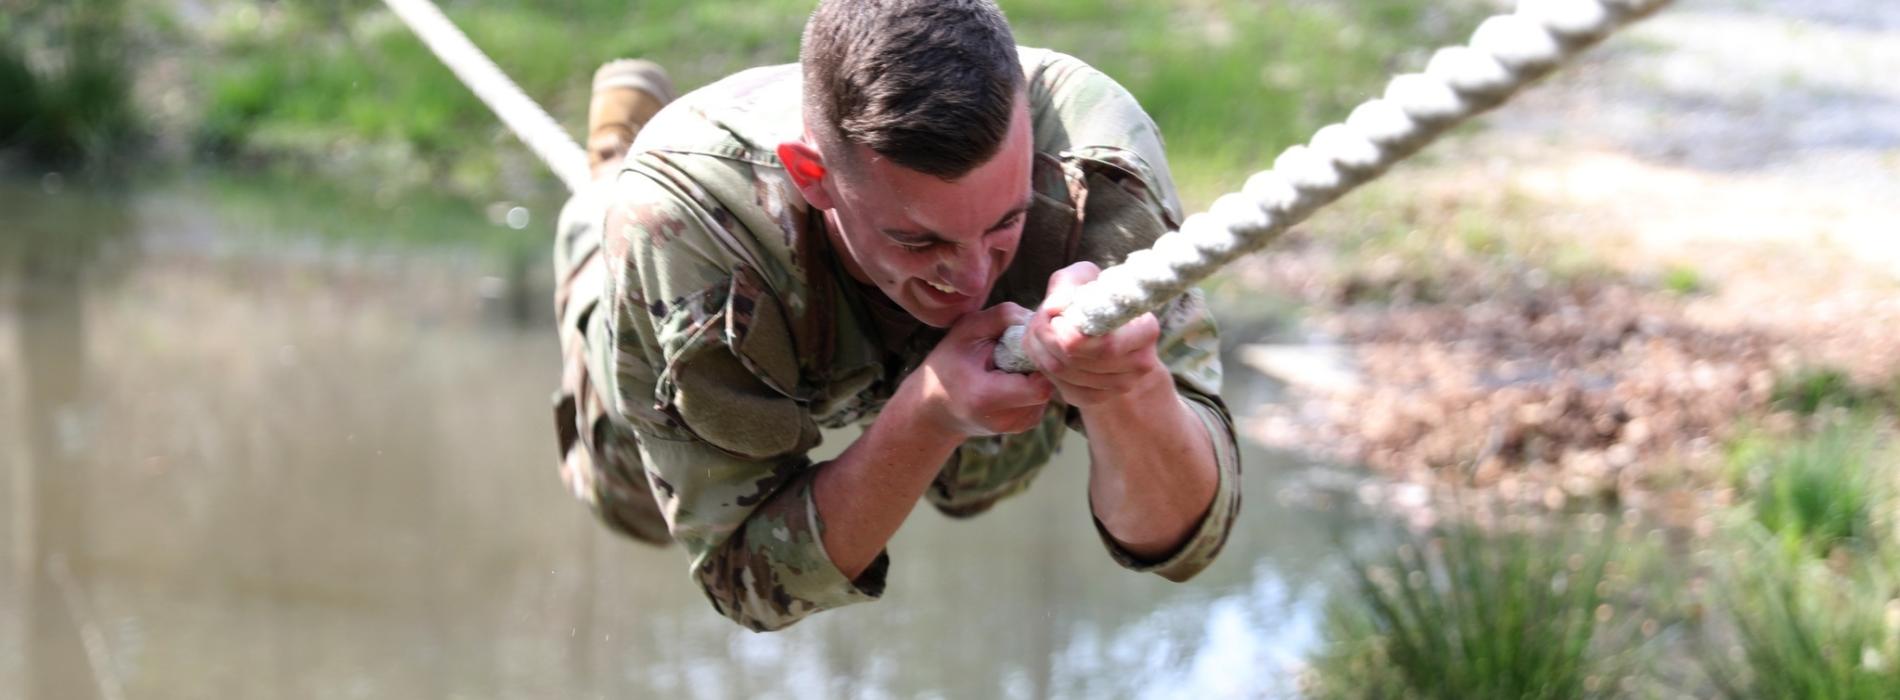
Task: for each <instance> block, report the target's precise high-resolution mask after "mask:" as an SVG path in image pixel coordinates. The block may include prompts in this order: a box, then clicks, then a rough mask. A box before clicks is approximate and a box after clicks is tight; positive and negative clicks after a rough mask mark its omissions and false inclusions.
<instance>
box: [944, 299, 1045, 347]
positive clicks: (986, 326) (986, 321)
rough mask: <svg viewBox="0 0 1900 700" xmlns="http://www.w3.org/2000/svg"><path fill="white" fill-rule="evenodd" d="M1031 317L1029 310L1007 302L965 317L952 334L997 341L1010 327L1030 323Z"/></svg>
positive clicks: (959, 321) (958, 322)
mask: <svg viewBox="0 0 1900 700" xmlns="http://www.w3.org/2000/svg"><path fill="white" fill-rule="evenodd" d="M1029 315H1030V314H1029V310H1028V309H1025V308H1023V307H1022V305H1020V304H1016V303H1013V302H1007V301H1006V302H1003V303H1001V304H997V305H995V306H992V307H990V308H987V309H984V310H982V311H978V312H976V313H973V314H969V315H966V316H964V317H963V318H961V319H959V320H958V321H957V324H956V326H955V328H953V329H952V331H951V332H952V333H954V334H956V335H958V336H960V337H963V338H981V339H984V340H995V339H996V338H997V337H999V336H1001V335H1003V331H1006V330H1009V327H1010V326H1017V325H1023V324H1026V323H1028V322H1029Z"/></svg>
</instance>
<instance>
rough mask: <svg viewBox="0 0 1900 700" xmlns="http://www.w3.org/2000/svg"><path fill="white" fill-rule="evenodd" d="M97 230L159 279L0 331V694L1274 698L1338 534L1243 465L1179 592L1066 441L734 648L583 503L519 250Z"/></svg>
mask: <svg viewBox="0 0 1900 700" xmlns="http://www.w3.org/2000/svg"><path fill="white" fill-rule="evenodd" d="M24 206H25V207H26V208H27V209H28V210H32V209H34V208H43V207H48V206H52V205H51V204H48V200H47V198H45V197H43V196H36V197H34V198H32V199H31V200H30V201H28V202H27V203H26V204H25V205H24ZM87 209H88V210H89V211H90V212H91V213H89V214H86V215H85V216H78V215H77V214H75V213H68V214H64V215H61V218H62V220H63V221H64V222H65V224H66V226H65V228H67V229H72V228H97V229H99V230H101V231H115V232H122V233H114V234H111V235H113V236H123V237H126V238H127V239H128V240H131V241H133V242H134V243H135V247H136V248H137V249H138V250H139V251H142V254H141V255H140V256H138V257H137V258H136V259H135V261H134V262H131V263H122V264H121V265H120V267H121V268H122V269H121V270H120V271H119V272H118V273H116V274H115V275H114V277H117V278H119V279H117V280H116V281H113V282H111V283H107V282H106V281H104V280H101V279H97V278H95V277H94V276H92V275H91V274H90V273H88V272H85V271H87V270H90V269H92V268H91V267H87V266H86V265H73V266H70V267H71V269H72V270H74V274H72V275H69V276H68V277H64V278H61V277H58V276H54V277H51V278H48V277H46V276H44V275H41V274H39V273H38V272H37V271H38V270H40V269H42V267H44V265H45V264H46V263H45V262H44V259H41V260H40V261H38V262H34V263H31V264H24V265H23V264H21V263H15V264H14V265H13V266H12V267H10V268H8V269H9V270H11V272H10V273H9V274H10V276H12V277H14V280H13V285H12V286H14V287H15V288H17V289H18V290H20V291H19V292H18V293H16V294H13V295H12V296H13V298H14V299H15V303H13V304H12V305H10V306H7V307H4V309H5V310H4V311H0V314H4V315H0V338H7V337H9V336H10V338H11V342H7V343H0V345H4V346H5V347H6V348H7V349H5V350H0V367H3V368H4V371H5V376H6V377H7V381H6V382H5V384H6V386H7V388H6V389H5V390H4V393H3V394H0V399H4V402H3V403H0V430H5V431H7V432H5V433H0V435H5V436H7V440H6V445H5V446H4V447H0V457H3V458H5V459H6V460H7V463H6V470H7V472H8V476H9V479H8V480H7V483H8V484H10V485H11V487H10V488H12V490H11V491H10V492H9V499H8V502H9V504H10V506H9V511H10V513H11V514H12V517H11V518H9V519H8V521H7V523H6V525H5V526H6V527H8V528H10V529H11V532H10V533H9V541H12V542H15V543H19V544H18V546H16V556H15V558H13V559H12V560H11V562H10V563H11V566H12V572H11V573H12V574H13V575H12V576H10V577H8V579H7V580H8V581H11V582H18V583H17V586H16V587H15V588H14V589H13V591H12V592H11V593H9V594H7V595H4V596H0V619H3V620H7V621H9V622H10V624H8V625H6V627H7V631H5V632H0V644H3V645H4V646H0V651H5V652H7V653H6V654H4V656H3V657H0V694H10V693H11V692H12V690H11V689H13V688H21V689H22V690H21V692H22V695H23V696H24V697H28V698H72V697H88V696H89V695H97V694H98V693H99V692H100V688H102V687H106V686H109V685H110V684H111V683H115V682H116V683H119V684H122V685H123V688H124V695H125V696H127V697H136V698H169V697H180V698H187V697H189V698H196V697H376V698H412V697H533V698H542V697H646V696H667V697H692V698H727V697H748V698H749V697H809V696H819V697H888V696H906V697H908V696H941V697H1102V696H1111V697H1125V696H1146V695H1177V694H1178V695H1188V696H1194V697H1232V696H1248V697H1254V696H1259V695H1263V694H1264V695H1278V694H1284V693H1285V692H1286V691H1288V690H1290V687H1291V686H1290V674H1289V673H1288V672H1287V671H1288V668H1289V667H1290V666H1292V665H1294V664H1296V663H1297V662H1298V660H1299V659H1300V658H1301V657H1302V656H1303V654H1304V652H1305V651H1306V650H1307V649H1308V648H1310V647H1311V645H1312V644H1313V642H1314V637H1315V632H1316V626H1317V610H1318V607H1319V605H1320V602H1321V599H1322V597H1323V593H1324V592H1323V590H1321V583H1320V581H1322V580H1323V578H1324V573H1325V572H1326V571H1328V570H1329V568H1330V567H1331V566H1332V564H1333V558H1332V556H1331V553H1330V550H1331V542H1332V540H1331V532H1332V530H1333V529H1334V528H1335V526H1336V525H1337V524H1338V522H1339V519H1340V518H1343V517H1347V516H1344V515H1341V514H1338V513H1335V512H1330V511H1327V512H1322V511H1316V510H1308V509H1304V508H1297V507H1289V506H1284V505H1281V504H1280V503H1278V502H1277V499H1276V498H1275V494H1276V493H1277V492H1278V491H1279V490H1280V489H1281V488H1282V487H1283V486H1284V485H1285V484H1286V483H1287V480H1288V479H1290V478H1297V475H1298V474H1299V473H1301V469H1300V468H1299V467H1297V465H1294V464H1292V463H1291V462H1289V461H1288V460H1286V459H1285V458H1283V457H1278V456H1275V455H1269V454H1264V453H1261V452H1259V451H1252V452H1250V453H1249V454H1248V455H1247V459H1248V468H1249V473H1248V482H1247V488H1246V498H1247V502H1248V506H1247V509H1246V514H1245V516H1244V518H1243V520H1242V521H1241V523H1240V524H1239V525H1238V526H1237V531H1236V533H1235V536H1234V538H1233V540H1232V541H1231V542H1230V544H1229V549H1228V551H1227V552H1226V553H1225V554H1224V555H1223V558H1222V561H1220V562H1219V563H1217V564H1216V565H1215V566H1214V567H1213V568H1211V569H1209V570H1208V571H1206V572H1204V573H1203V575H1202V576H1201V577H1200V578H1198V579H1196V580H1195V581H1193V582H1192V583H1190V584H1188V585H1177V584H1171V583H1168V582H1166V581H1163V580H1161V579H1159V578H1156V577H1152V576H1141V575H1135V574H1130V573H1127V572H1125V571H1123V570H1121V569H1120V568H1118V567H1116V566H1115V565H1114V564H1113V563H1112V562H1111V561H1110V560H1109V558H1108V556H1107V555H1106V553H1105V552H1103V550H1102V549H1101V544H1100V543H1099V541H1098V540H1097V538H1096V534H1095V531H1094V528H1093V527H1092V525H1091V524H1090V521H1089V516H1088V511H1087V505H1086V502H1085V499H1086V490H1085V479H1086V474H1085V470H1086V465H1085V464H1084V463H1083V462H1082V461H1081V460H1082V459H1083V457H1084V455H1085V451H1084V450H1083V449H1081V447H1080V445H1079V444H1071V445H1070V446H1069V448H1068V449H1067V450H1066V451H1065V452H1064V456H1063V459H1062V461H1060V462H1059V463H1057V464H1055V465H1052V466H1051V468H1049V469H1048V470H1047V473H1046V474H1045V475H1044V476H1042V477H1041V479H1040V482H1039V483H1037V484H1036V485H1035V487H1034V488H1032V489H1031V490H1030V491H1029V492H1028V493H1027V494H1025V495H1023V496H1021V497H1018V498H1016V499H1014V500H1013V501H1010V502H1006V503H1004V504H1002V505H1001V506H999V507H998V508H997V509H996V510H995V511H994V512H992V513H989V514H986V515H985V516H984V517H981V518H977V519H975V520H970V521H951V520H948V519H946V518H943V517H940V516H938V515H936V514H935V513H934V512H929V511H928V509H927V508H926V509H925V510H924V511H922V512H919V513H918V514H916V515H915V516H914V517H913V519H912V521H911V522H910V523H909V524H908V525H907V526H906V527H905V529H904V531H903V532H902V533H900V535H899V536H898V537H897V539H896V540H895V541H894V543H893V545H892V548H891V552H892V556H893V560H894V561H893V568H892V572H891V580H890V589H889V593H888V595H887V596H886V598H885V600H884V601H882V602H879V603H874V604H869V605H862V606H857V607H853V608H847V609H843V610H839V611H835V612H831V613H826V614H825V615H821V616H818V617H817V618H814V619H812V620H809V621H806V622H804V623H801V624H800V625H798V626H797V627H794V628H793V629H791V630H789V631H787V632H784V633H779V634H773V635H755V634H751V633H748V632H745V631H743V630H741V629H739V628H737V627H736V626H734V625H732V624H731V623H730V622H727V621H726V620H724V619H723V618H720V617H718V616H717V615H715V614H714V613H713V612H712V611H711V608H710V606H709V605H708V604H707V603H706V601H705V599H704V597H703V596H702V595H701V593H700V592H699V591H698V590H697V589H696V588H695V587H694V586H693V585H692V584H691V583H690V582H689V581H688V580H687V578H686V577H685V575H684V572H683V569H684V558H683V555H682V554H681V553H680V552H679V550H677V549H676V548H675V549H669V550H654V549H650V548H646V547H642V546H638V545H634V544H631V543H628V542H625V541H622V540H618V539H615V538H613V537H612V536H610V535H608V534H606V532H605V531H604V530H602V529H601V528H599V527H598V526H596V525H595V524H594V523H593V522H592V521H591V520H590V519H589V518H588V516H587V515H586V514H585V510H584V509H583V508H581V507H580V506H578V505H577V504H574V503H571V502H570V501H569V500H568V497H567V496H566V495H564V494H563V493H562V491H561V488H560V485H559V480H558V478H556V477H555V474H554V471H553V470H554V467H553V464H552V462H551V460H552V458H553V451H554V448H553V438H552V436H551V435H550V434H549V431H548V420H549V417H548V412H547V409H546V401H547V396H548V393H549V391H550V390H551V388H552V381H553V377H554V374H555V369H556V367H555V362H556V352H555V348H554V343H553V338H552V335H551V334H550V333H546V332H544V329H543V328H542V327H541V325H542V324H540V323H534V324H529V325H527V326H525V327H524V326H522V325H520V324H516V323H509V322H505V321H504V320H502V319H503V316H504V314H497V313H495V311H494V309H491V308H488V307H486V306H484V305H483V303H482V302H481V301H480V300H481V294H480V286H481V280H482V279H483V278H484V277H490V276H493V275H495V274H496V271H495V270H493V269H490V268H504V267H505V266H507V265H508V264H510V263H508V262H507V261H506V259H505V258H501V259H500V260H501V262H491V260H495V258H484V257H471V256H464V255H430V256H423V255H390V256H371V257H368V258H366V257H364V255H363V254H362V253H361V251H360V250H357V251H352V250H350V249H348V248H347V247H325V246H317V247H315V248H312V247H311V246H309V245H306V244H302V243H297V242H296V241H295V237H294V236H281V237H274V238H269V239H268V240H273V241H276V242H277V243H278V244H274V245H250V246H247V245H245V244H242V243H241V242H242V241H246V240H255V239H256V233H257V232H255V231H249V230H243V229H246V228H248V227H249V226H250V225H251V224H248V223H234V221H239V220H238V219H233V218H232V217H229V216H226V215H223V214H220V210H219V208H218V204H217V202H216V201H215V200H212V199H207V198H206V196H205V195H204V194H203V193H202V192H197V191H195V190H189V189H185V190H176V189H174V190H166V191H164V192H163V193H160V194H147V195H143V196H141V197H139V198H137V199H135V200H132V201H129V202H124V203H122V204H119V205H114V206H91V207H88V208H87ZM94 216H96V217H101V218H88V217H94ZM75 217H76V218H75ZM114 222H116V223H114ZM0 236H4V237H7V238H17V237H18V236H17V234H16V232H15V231H11V230H9V231H7V232H5V233H4V234H0ZM279 244H280V245H279ZM20 248H24V249H25V250H30V251H41V250H48V249H47V248H44V247H43V246H41V245H40V244H38V243H34V244H32V245H27V246H17V245H16V246H15V247H14V249H20ZM285 250H289V251H296V253H295V254H286V253H284V252H283V251H285ZM313 250H315V251H316V252H314V253H313V252H312V251H313ZM234 251H236V252H234ZM34 254H35V255H37V254H38V253H34ZM89 257H90V258H92V259H97V258H99V257H101V256H99V255H91V256H88V255H79V256H69V258H68V259H73V260H78V261H85V260H87V259H88V258H89ZM366 261H367V262H366ZM537 267H544V266H537ZM61 280H64V281H63V282H62V281H61ZM62 285H63V286H62ZM1237 379H1245V378H1244V377H1237ZM1244 384H1245V382H1244V381H1242V382H1239V383H1237V385H1236V386H1235V387H1233V388H1232V389H1230V399H1232V400H1234V401H1235V403H1236V404H1237V405H1245V403H1246V401H1247V400H1248V399H1247V396H1249V395H1252V393H1251V392H1252V389H1251V388H1250V387H1248V386H1245V385H1244ZM62 416H83V419H77V418H70V417H69V418H62ZM75 420H77V421H79V422H81V423H83V424H84V426H86V427H85V428H84V429H78V430H77V431H75V429H74V428H71V427H63V426H66V424H67V423H70V422H73V421H75ZM74 436H77V439H74ZM845 440H848V436H847V435H833V436H830V438H829V440H828V443H827V446H828V447H831V448H834V449H836V448H841V444H840V443H842V442H844V441H845ZM20 445H25V446H26V447H25V448H24V449H22V448H20V447H19V446H20ZM21 484H27V485H29V486H28V487H26V488H21V487H20V486H19V485H21ZM53 552H56V553H59V554H62V555H64V557H65V561H66V562H67V566H68V567H69V568H70V571H71V573H72V576H71V581H69V582H68V584H69V585H68V588H70V589H72V590H74V591H76V592H77V593H79V594H82V596H83V598H84V600H85V601H86V603H87V607H88V608H89V610H90V615H89V617H90V618H91V620H90V621H89V622H85V621H81V622H77V623H76V621H75V619H74V617H73V615H72V614H70V613H69V612H66V611H65V609H64V608H62V607H61V606H60V605H58V604H57V603H49V602H48V601H49V599H50V598H49V596H56V595H58V594H55V593H50V592H49V591H52V590H54V589H57V588H58V587H59V585H60V584H59V583H58V582H56V581H52V580H51V577H50V574H49V573H48V571H49V567H47V566H43V565H40V566H36V565H35V563H40V564H44V563H45V562H46V561H47V556H48V554H49V553H53ZM11 621H19V622H18V623H17V624H11ZM88 629H90V630H93V631H92V632H86V630H88ZM82 632H83V633H85V634H88V635H90V636H92V637H94V638H95V641H96V643H95V644H94V645H93V646H95V647H97V649H96V650H95V652H94V653H93V654H92V655H91V656H89V655H88V652H87V648H86V644H85V640H84V639H82V638H81V637H82ZM95 657H96V658H97V659H100V660H101V661H96V662H95V661H94V660H93V659H94V658H95ZM6 659H14V660H17V662H14V663H10V664H9V663H8V662H7V661H6ZM94 666H98V667H97V668H95V667H94ZM102 679H105V680H102ZM102 684H105V685H102ZM105 692H107V693H110V692H112V691H111V690H110V689H109V688H108V690H106V691H105Z"/></svg>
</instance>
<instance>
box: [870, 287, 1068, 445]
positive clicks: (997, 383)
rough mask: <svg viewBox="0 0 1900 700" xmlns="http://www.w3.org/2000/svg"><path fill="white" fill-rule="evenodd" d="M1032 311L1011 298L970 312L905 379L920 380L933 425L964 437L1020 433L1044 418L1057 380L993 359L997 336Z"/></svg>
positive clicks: (1027, 319) (1023, 321)
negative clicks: (1012, 370)
mask: <svg viewBox="0 0 1900 700" xmlns="http://www.w3.org/2000/svg"><path fill="white" fill-rule="evenodd" d="M1029 317H1030V312H1029V310H1028V309H1025V308H1023V307H1021V306H1018V305H1016V304H1011V303H1003V304H998V305H996V306H992V307H990V308H987V309H984V310H982V311H978V312H975V313H971V314H966V315H964V316H963V317H962V318H960V319H957V322H956V323H955V324H953V325H951V326H950V331H949V333H947V334H946V335H945V336H944V338H943V340H941V341H938V342H937V347H936V348H934V349H932V350H931V351H930V355H929V356H928V357H926V358H924V362H923V364H922V365H920V366H918V368H917V370H916V371H914V372H912V373H911V375H910V377H909V378H907V379H906V380H905V381H906V382H907V383H908V382H918V383H919V384H918V386H917V387H915V388H916V389H917V390H918V391H919V392H920V394H921V397H922V402H923V405H924V407H925V411H924V416H926V417H927V419H928V420H929V421H930V422H931V423H932V424H933V427H935V428H937V429H940V430H943V431H945V432H949V433H953V434H957V435H961V436H963V437H976V436H981V435H1002V434H1009V433H1020V432H1023V431H1025V430H1028V429H1030V428H1034V427H1036V425H1037V424H1038V423H1040V422H1041V421H1042V414H1043V409H1044V407H1046V406H1047V405H1048V404H1049V397H1050V396H1052V395H1053V394H1054V393H1055V385H1054V384H1052V383H1050V381H1049V379H1048V378H1047V377H1044V376H1042V375H1041V374H1011V373H1009V372H1004V371H1002V370H999V369H997V368H996V365H995V363H994V362H993V361H992V359H991V355H992V353H993V352H995V348H996V340H997V338H998V337H1000V336H1002V334H1003V331H1004V330H1007V329H1008V328H1009V327H1010V326H1014V325H1022V324H1026V323H1028V322H1029Z"/></svg>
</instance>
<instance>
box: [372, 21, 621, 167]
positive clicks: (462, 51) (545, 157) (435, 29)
mask: <svg viewBox="0 0 1900 700" xmlns="http://www.w3.org/2000/svg"><path fill="white" fill-rule="evenodd" d="M383 3H384V4H386V5H389V9H390V10H392V11H394V12H395V13H396V16H397V17H400V18H402V21H403V23H404V24H407V25H409V29H410V30H412V31H414V32H415V33H416V36H418V37H421V39H422V43H424V44H426V45H428V47H429V50H430V51H433V52H435V55H436V58H439V59H441V60H442V63H443V64H444V65H447V66H448V67H449V70H450V71H453V72H454V73H455V77H458V78H461V79H462V83H463V84H464V85H467V86H468V89H469V90H471V91H474V93H475V96H476V97H479V98H481V100H482V102H484V103H486V104H487V105H488V108H489V109H491V110H494V112H495V116H497V117H501V121H502V123H504V124H507V125H508V128H509V129H510V130H512V131H514V132H515V136H516V137H518V138H520V139H521V142H522V143H524V144H527V146H528V150H530V151H534V154H535V156H537V157H539V158H540V159H541V162H543V163H547V165H548V168H549V169H551V170H553V171H554V175H555V176H556V177H559V178H561V181H562V182H565V183H567V188H568V189H569V190H571V191H575V192H579V191H580V189H581V187H583V186H585V185H586V184H587V182H588V180H589V179H590V177H589V175H588V172H587V153H586V152H585V151H582V150H581V147H580V145H578V144H576V143H574V138H573V137H572V136H569V135H568V133H567V130H566V129H562V128H561V125H560V123H558V122H556V121H554V118H553V117H550V116H548V113H547V111H546V110H543V109H541V106H540V105H538V104H535V102H534V100H533V99H532V98H530V97H528V94H527V93H525V92H522V90H521V87H520V86H518V85H515V82H514V81H513V80H509V79H508V76H507V75H506V74H504V73H502V72H501V68H499V67H497V66H496V65H495V62H494V61H491V60H488V56H487V55H486V54H483V53H482V50H481V49H478V48H476V47H475V44H474V43H473V42H471V41H469V40H468V36H467V35H464V34H463V33H462V30H460V29H457V28H456V26H455V23H453V22H450V21H449V18H448V17H447V16H444V15H443V14H442V11H441V10H440V9H437V8H436V6H435V3H432V2H430V1H429V0H383Z"/></svg>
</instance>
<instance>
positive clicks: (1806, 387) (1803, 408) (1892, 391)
mask: <svg viewBox="0 0 1900 700" xmlns="http://www.w3.org/2000/svg"><path fill="white" fill-rule="evenodd" d="M1770 397H1771V398H1770V401H1771V402H1772V403H1773V404H1774V406H1775V407H1776V408H1779V409H1782V410H1785V411H1793V412H1795V413H1798V414H1801V415H1804V416H1811V415H1814V414H1817V413H1820V412H1822V411H1824V410H1827V409H1841V410H1846V411H1865V410H1873V411H1881V410H1886V411H1894V410H1900V376H1896V377H1895V383H1894V386H1893V387H1892V388H1882V387H1874V386H1864V385H1862V384H1859V383H1857V382H1855V381H1854V379H1853V377H1850V376H1848V374H1847V373H1846V372H1844V371H1842V370H1839V369H1836V368H1832V367H1809V368H1805V369H1802V370H1799V371H1796V372H1794V373H1792V374H1787V375H1783V376H1781V377H1778V378H1776V380H1775V387H1774V391H1773V393H1772V394H1771V395H1770Z"/></svg>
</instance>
